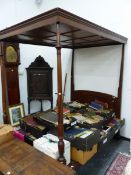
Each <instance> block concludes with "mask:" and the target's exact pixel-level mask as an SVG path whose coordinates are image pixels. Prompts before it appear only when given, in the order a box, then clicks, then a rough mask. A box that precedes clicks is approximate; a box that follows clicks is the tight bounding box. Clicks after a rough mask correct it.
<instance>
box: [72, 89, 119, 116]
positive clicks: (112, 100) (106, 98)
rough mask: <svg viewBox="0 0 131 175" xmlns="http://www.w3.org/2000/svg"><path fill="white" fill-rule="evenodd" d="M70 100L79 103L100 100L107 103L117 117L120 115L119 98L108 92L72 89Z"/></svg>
mask: <svg viewBox="0 0 131 175" xmlns="http://www.w3.org/2000/svg"><path fill="white" fill-rule="evenodd" d="M71 100H72V101H74V100H77V101H79V102H81V103H90V102H91V101H94V100H100V101H103V102H105V103H108V108H109V109H112V110H113V111H115V113H116V115H117V117H118V118H119V116H120V112H119V111H120V109H119V98H118V97H114V96H112V95H109V94H105V93H101V92H95V91H88V90H74V91H73V92H72V94H71Z"/></svg>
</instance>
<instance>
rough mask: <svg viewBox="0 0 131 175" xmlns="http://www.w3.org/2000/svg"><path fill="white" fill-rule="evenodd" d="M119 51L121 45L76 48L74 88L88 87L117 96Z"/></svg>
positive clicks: (84, 88) (119, 63) (83, 88)
mask: <svg viewBox="0 0 131 175" xmlns="http://www.w3.org/2000/svg"><path fill="white" fill-rule="evenodd" d="M121 53H122V47H121V45H120V46H105V47H96V48H94V47H93V48H88V49H78V50H76V51H75V61H74V63H75V64H74V80H75V89H76V90H87V89H88V90H91V91H97V92H103V93H106V94H111V95H113V96H115V97H117V96H118V87H119V75H120V65H121ZM78 63H79V64H78ZM80 82H82V83H80Z"/></svg>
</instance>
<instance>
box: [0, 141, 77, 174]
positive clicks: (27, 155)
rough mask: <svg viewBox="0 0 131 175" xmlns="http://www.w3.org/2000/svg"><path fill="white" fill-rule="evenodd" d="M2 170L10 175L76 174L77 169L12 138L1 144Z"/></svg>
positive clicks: (0, 159) (0, 168) (0, 158)
mask: <svg viewBox="0 0 131 175" xmlns="http://www.w3.org/2000/svg"><path fill="white" fill-rule="evenodd" d="M0 171H2V172H3V173H4V174H7V172H11V174H10V175H74V174H75V171H73V170H72V169H70V168H69V167H67V166H65V165H63V164H61V163H59V162H58V161H56V160H54V159H52V158H50V157H48V156H46V155H45V154H43V153H41V152H39V151H37V150H36V149H34V148H33V147H31V146H30V145H28V144H27V143H25V142H21V141H19V140H17V139H11V140H10V141H8V142H7V143H5V144H2V145H0Z"/></svg>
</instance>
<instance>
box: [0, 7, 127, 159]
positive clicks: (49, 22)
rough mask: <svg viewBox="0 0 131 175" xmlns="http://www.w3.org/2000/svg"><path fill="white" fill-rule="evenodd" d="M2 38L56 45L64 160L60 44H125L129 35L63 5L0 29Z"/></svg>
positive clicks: (10, 40) (61, 149)
mask: <svg viewBox="0 0 131 175" xmlns="http://www.w3.org/2000/svg"><path fill="white" fill-rule="evenodd" d="M0 40H1V41H6V42H16V43H24V44H35V45H43V46H51V47H56V49H57V82H58V137H59V143H58V148H59V153H60V156H59V160H60V161H61V162H64V157H63V153H64V142H63V136H64V130H63V100H62V70H61V48H71V49H77V48H88V47H96V46H107V45H117V44H123V45H124V44H125V43H126V42H127V38H125V37H123V36H121V35H119V34H116V33H114V32H112V31H110V30H107V29H105V28H103V27H100V26H98V25H96V24H94V23H92V22H89V21H87V20H85V19H83V18H81V17H79V16H76V15H74V14H72V13H70V12H67V11H65V10H63V9H60V8H55V9H53V10H50V11H48V12H45V13H43V14H41V15H38V16H36V17H33V18H31V19H28V20H26V21H24V22H21V23H19V24H16V25H14V26H12V27H9V28H6V29H4V30H2V31H0Z"/></svg>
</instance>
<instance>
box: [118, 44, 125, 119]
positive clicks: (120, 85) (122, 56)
mask: <svg viewBox="0 0 131 175" xmlns="http://www.w3.org/2000/svg"><path fill="white" fill-rule="evenodd" d="M124 49H125V44H122V54H121V66H120V78H119V87H118V105H117V110H116V111H117V114H116V115H117V116H118V117H120V114H121V99H122V83H123V69H124Z"/></svg>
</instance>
